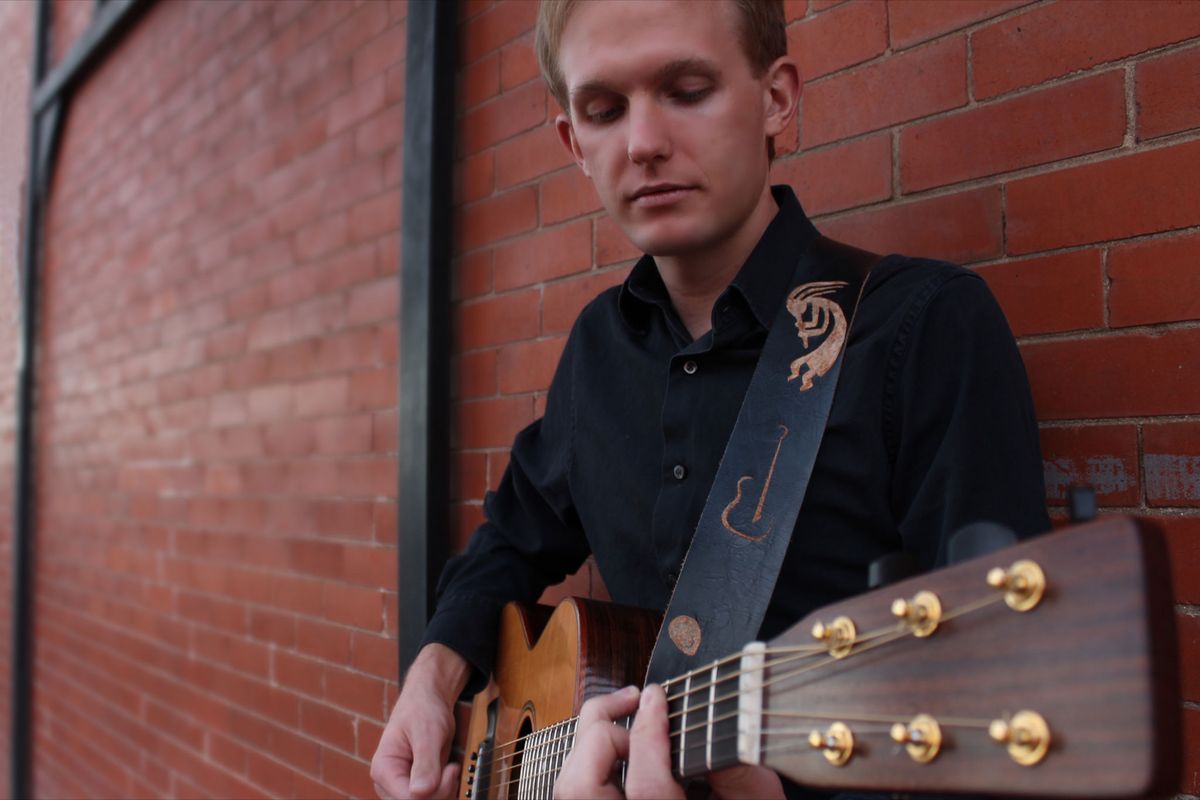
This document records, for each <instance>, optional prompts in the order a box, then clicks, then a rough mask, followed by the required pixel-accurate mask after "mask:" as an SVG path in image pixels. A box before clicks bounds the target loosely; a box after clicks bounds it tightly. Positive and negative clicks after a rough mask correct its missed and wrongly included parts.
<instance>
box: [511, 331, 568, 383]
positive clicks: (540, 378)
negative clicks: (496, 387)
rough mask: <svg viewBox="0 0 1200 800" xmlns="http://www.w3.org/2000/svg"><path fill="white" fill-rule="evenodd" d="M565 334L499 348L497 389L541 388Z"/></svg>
mask: <svg viewBox="0 0 1200 800" xmlns="http://www.w3.org/2000/svg"><path fill="white" fill-rule="evenodd" d="M566 341H567V340H566V337H565V336H558V337H555V338H552V339H539V340H537V341H533V342H517V343H515V344H510V345H507V346H505V347H502V348H500V357H499V373H500V393H501V394H520V393H523V392H535V391H545V390H546V389H548V388H550V380H551V378H553V377H554V370H555V368H556V367H557V366H558V359H559V358H560V357H561V356H562V351H563V346H564V345H565V344H566Z"/></svg>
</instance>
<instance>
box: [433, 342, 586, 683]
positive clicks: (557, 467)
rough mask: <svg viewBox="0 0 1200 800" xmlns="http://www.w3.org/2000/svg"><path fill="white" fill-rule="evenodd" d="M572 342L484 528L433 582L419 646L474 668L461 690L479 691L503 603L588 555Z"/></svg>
mask: <svg viewBox="0 0 1200 800" xmlns="http://www.w3.org/2000/svg"><path fill="white" fill-rule="evenodd" d="M573 341H574V337H571V338H570V339H569V340H568V342H567V345H566V348H565V349H564V352H563V356H562V358H561V359H560V360H559V364H558V368H557V370H556V372H555V376H554V380H553V381H552V382H551V386H550V392H549V395H548V397H547V402H546V413H545V416H544V417H543V418H542V419H539V420H537V421H535V422H534V423H533V424H531V425H530V426H529V427H527V428H525V429H524V430H522V431H521V432H520V433H519V434H517V437H516V440H515V441H514V443H513V447H512V454H511V457H510V459H509V465H508V468H507V469H506V470H505V473H504V477H503V478H502V479H501V481H500V485H499V486H498V487H497V489H496V491H494V492H489V493H488V494H487V496H486V497H485V499H484V515H485V522H484V523H483V524H482V525H481V526H480V527H479V528H478V529H477V530H476V531H475V533H474V534H472V536H471V539H470V541H469V542H468V544H467V547H466V549H465V550H464V551H463V553H461V554H460V555H458V556H455V557H454V558H451V559H450V560H449V562H447V564H446V568H445V569H444V570H443V572H442V575H441V578H440V579H439V580H438V586H437V602H436V609H435V611H434V614H433V619H432V620H430V622H429V625H428V627H427V628H426V630H425V636H424V638H423V640H422V646H424V645H426V644H430V643H433V642H438V643H441V644H444V645H446V646H448V647H450V648H451V649H453V650H454V651H456V652H457V653H459V654H460V655H461V656H463V657H464V658H465V659H467V661H468V662H470V664H471V665H472V667H473V668H474V675H473V676H472V679H471V682H470V683H469V684H468V687H467V688H468V691H471V690H478V689H480V688H482V685H483V683H484V681H485V680H486V677H487V675H488V674H490V672H491V670H492V663H493V659H494V656H495V651H496V644H497V636H498V626H499V616H500V609H501V608H502V607H503V606H504V604H505V603H508V602H509V601H513V600H517V601H521V602H527V603H532V602H535V601H536V600H537V598H538V597H539V596H541V593H542V591H543V590H544V589H545V588H546V587H547V586H550V585H552V584H555V583H558V582H559V581H561V580H562V579H563V578H564V577H566V576H567V575H569V574H571V573H572V572H574V571H575V570H577V569H578V568H579V567H580V565H581V564H583V562H584V559H586V558H587V556H588V553H589V552H590V549H589V546H588V543H587V539H586V537H585V536H584V534H583V530H582V526H581V524H580V522H579V519H578V516H577V515H576V513H575V509H574V506H573V505H572V502H571V493H570V485H569V472H570V467H571V457H572V456H571V453H572V446H573V441H572V438H573V437H572V433H573V429H574V425H573V415H574V409H573V405H574V403H573V397H572V374H571V373H572V368H573V367H572V365H573V364H574V361H575V355H574V350H573V345H572V342H573Z"/></svg>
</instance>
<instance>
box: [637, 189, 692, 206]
mask: <svg viewBox="0 0 1200 800" xmlns="http://www.w3.org/2000/svg"><path fill="white" fill-rule="evenodd" d="M694 190H695V187H692V186H684V185H682V184H675V183H662V184H654V185H651V186H643V187H642V188H640V189H638V190H637V191H636V192H634V193H633V194H632V195H631V196H630V200H629V202H630V203H632V204H633V205H635V206H638V207H640V208H652V207H655V206H664V205H670V204H671V203H675V202H678V201H679V200H681V199H683V198H684V197H685V196H686V195H688V194H689V193H691V192H692V191H694Z"/></svg>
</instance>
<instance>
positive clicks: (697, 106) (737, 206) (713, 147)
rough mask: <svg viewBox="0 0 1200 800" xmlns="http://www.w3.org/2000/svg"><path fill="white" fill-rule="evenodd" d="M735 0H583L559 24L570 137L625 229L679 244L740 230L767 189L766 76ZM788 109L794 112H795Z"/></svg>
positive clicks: (685, 248)
mask: <svg viewBox="0 0 1200 800" xmlns="http://www.w3.org/2000/svg"><path fill="white" fill-rule="evenodd" d="M737 13H738V12H737V10H736V8H734V7H733V6H732V4H728V3H712V2H703V3H697V2H686V1H681V0H663V1H662V2H646V0H606V1H605V2H594V3H582V4H580V5H579V6H578V7H577V8H576V9H575V11H574V12H573V13H572V15H571V17H570V19H569V20H568V21H567V24H566V28H565V30H564V31H563V36H562V41H561V45H560V49H559V65H560V68H561V70H562V74H563V77H564V78H565V80H566V85H567V91H568V93H569V105H570V108H569V121H568V119H567V117H565V116H564V117H560V118H559V121H558V126H559V133H560V135H562V136H563V138H564V140H565V141H567V142H568V144H569V145H570V146H571V148H572V150H573V151H574V153H575V156H576V159H577V160H578V161H579V162H580V165H581V166H582V168H583V170H584V172H585V173H587V174H588V176H589V177H590V178H591V179H592V183H593V184H594V185H595V187H596V191H597V193H598V194H599V195H600V200H601V202H602V203H603V204H604V207H605V208H606V209H607V210H608V213H609V214H610V215H611V216H612V217H613V219H614V220H615V221H616V222H617V224H618V225H620V227H621V229H622V230H623V231H624V232H625V234H626V235H627V236H628V237H629V238H630V240H631V241H632V242H633V243H634V244H635V245H637V246H638V247H639V248H641V249H642V250H644V251H646V252H648V253H650V254H651V255H658V256H678V255H685V254H687V253H689V252H694V251H697V250H700V249H703V248H707V247H711V246H713V245H714V244H718V243H720V242H722V241H725V240H727V239H729V238H730V237H731V236H734V235H735V234H736V233H737V232H738V231H739V230H740V229H741V228H742V226H743V225H744V224H746V222H747V220H748V219H749V218H750V215H751V213H752V212H753V211H754V209H755V207H756V206H757V205H758V204H759V203H760V202H761V201H762V198H763V193H764V187H765V186H766V181H767V171H768V168H769V162H768V158H767V153H766V138H767V136H771V135H775V134H777V133H779V132H780V130H781V129H782V127H783V125H785V124H786V122H787V119H783V120H782V121H779V120H778V119H777V118H776V117H777V115H773V114H772V113H771V112H770V111H769V107H770V106H771V95H770V91H769V88H768V86H769V78H755V77H754V76H753V75H752V74H751V67H750V64H749V61H748V60H747V58H746V55H745V53H744V52H743V50H742V47H741V43H740V38H739V35H738V20H737ZM787 116H790V114H788V115H787Z"/></svg>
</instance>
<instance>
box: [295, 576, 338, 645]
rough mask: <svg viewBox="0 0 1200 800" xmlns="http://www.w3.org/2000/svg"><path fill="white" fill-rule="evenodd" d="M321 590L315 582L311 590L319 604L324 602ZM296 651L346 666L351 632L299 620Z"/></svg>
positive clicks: (315, 622) (335, 626)
mask: <svg viewBox="0 0 1200 800" xmlns="http://www.w3.org/2000/svg"><path fill="white" fill-rule="evenodd" d="M321 589H322V587H321V585H320V584H318V583H315V582H314V583H313V588H312V589H311V590H310V591H312V592H313V593H315V595H316V597H317V602H318V604H320V603H321V602H322V591H321ZM296 649H297V650H298V651H299V652H300V653H302V654H304V655H306V656H311V657H312V658H316V659H321V660H322V661H328V662H330V663H333V664H346V663H349V661H350V631H349V629H347V628H343V627H342V626H340V625H330V624H328V623H325V622H318V621H316V620H306V619H297V620H296Z"/></svg>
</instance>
